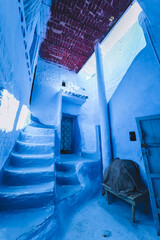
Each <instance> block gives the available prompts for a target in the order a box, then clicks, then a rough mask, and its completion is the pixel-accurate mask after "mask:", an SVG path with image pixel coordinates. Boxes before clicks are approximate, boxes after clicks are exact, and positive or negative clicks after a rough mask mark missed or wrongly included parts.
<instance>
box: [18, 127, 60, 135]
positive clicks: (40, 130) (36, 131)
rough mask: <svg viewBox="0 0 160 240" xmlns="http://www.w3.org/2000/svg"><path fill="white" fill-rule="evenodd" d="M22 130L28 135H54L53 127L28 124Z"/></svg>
mask: <svg viewBox="0 0 160 240" xmlns="http://www.w3.org/2000/svg"><path fill="white" fill-rule="evenodd" d="M22 132H24V133H27V134H30V135H38V136H40V135H42V136H43V135H54V133H55V129H53V128H44V127H35V126H31V125H28V126H27V127H26V128H24V129H23V130H22Z"/></svg>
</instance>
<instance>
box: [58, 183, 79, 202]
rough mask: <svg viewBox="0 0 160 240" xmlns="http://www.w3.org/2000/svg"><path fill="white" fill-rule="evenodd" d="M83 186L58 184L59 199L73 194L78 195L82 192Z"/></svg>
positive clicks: (70, 196)
mask: <svg viewBox="0 0 160 240" xmlns="http://www.w3.org/2000/svg"><path fill="white" fill-rule="evenodd" d="M82 191H83V187H82V186H81V185H74V186H73V185H67V186H57V187H56V194H57V198H58V199H59V200H63V199H67V198H72V197H73V196H78V197H79V195H80V194H81V193H82Z"/></svg>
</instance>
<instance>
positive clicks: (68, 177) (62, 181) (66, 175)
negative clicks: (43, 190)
mask: <svg viewBox="0 0 160 240" xmlns="http://www.w3.org/2000/svg"><path fill="white" fill-rule="evenodd" d="M56 183H57V184H58V185H60V186H62V185H78V184H80V183H79V180H78V176H77V173H72V172H71V173H70V172H58V171H57V172H56Z"/></svg>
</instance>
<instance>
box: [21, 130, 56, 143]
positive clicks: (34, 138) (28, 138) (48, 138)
mask: <svg viewBox="0 0 160 240" xmlns="http://www.w3.org/2000/svg"><path fill="white" fill-rule="evenodd" d="M18 140H19V141H22V142H30V143H52V144H54V142H55V134H50V135H31V134H28V133H25V132H23V131H21V132H20V134H19V136H18Z"/></svg>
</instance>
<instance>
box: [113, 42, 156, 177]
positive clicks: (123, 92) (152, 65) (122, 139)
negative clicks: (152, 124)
mask: <svg viewBox="0 0 160 240" xmlns="http://www.w3.org/2000/svg"><path fill="white" fill-rule="evenodd" d="M146 40H147V46H146V48H144V49H143V50H142V51H141V52H140V53H139V54H138V55H137V57H136V58H135V60H134V61H133V63H132V65H131V66H130V68H129V69H128V71H127V73H126V74H125V76H124V78H123V80H122V81H121V83H120V84H119V86H118V88H117V90H116V91H115V93H114V94H113V96H112V98H111V99H110V101H109V109H110V119H111V121H110V122H111V133H112V145H113V154H114V158H116V157H119V158H121V159H131V160H134V161H135V162H137V163H138V164H139V165H140V168H141V174H142V177H143V178H144V180H145V181H146V174H145V170H144V164H143V161H142V153H141V148H140V141H139V137H138V131H137V126H136V120H135V118H136V117H140V116H147V115H154V114H159V113H160V110H159V109H160V95H159V92H160V82H159V75H160V69H159V65H158V62H157V59H156V57H155V54H154V52H153V48H152V46H151V43H150V42H149V41H148V39H146ZM129 132H135V134H136V137H137V141H130V138H129Z"/></svg>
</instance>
